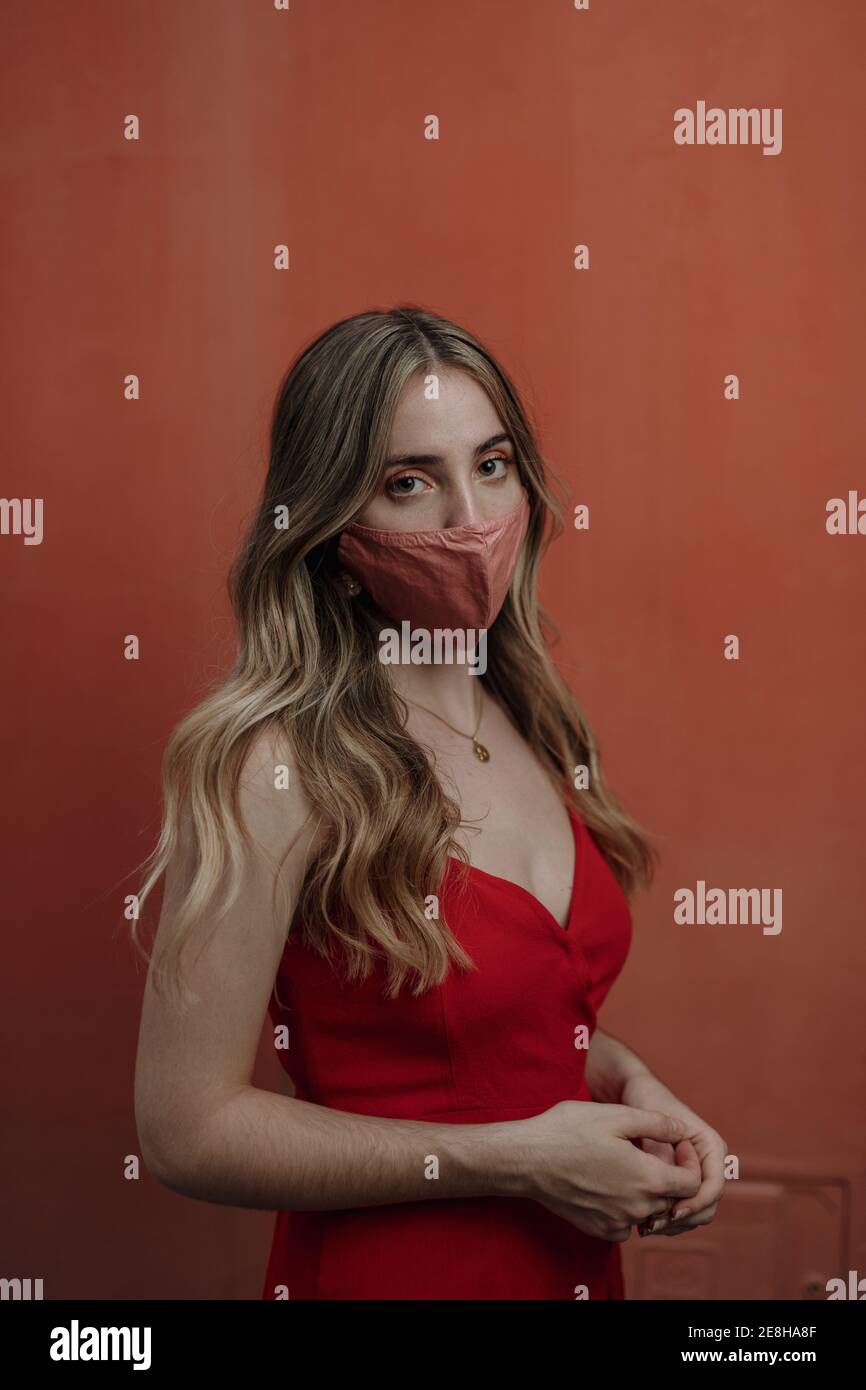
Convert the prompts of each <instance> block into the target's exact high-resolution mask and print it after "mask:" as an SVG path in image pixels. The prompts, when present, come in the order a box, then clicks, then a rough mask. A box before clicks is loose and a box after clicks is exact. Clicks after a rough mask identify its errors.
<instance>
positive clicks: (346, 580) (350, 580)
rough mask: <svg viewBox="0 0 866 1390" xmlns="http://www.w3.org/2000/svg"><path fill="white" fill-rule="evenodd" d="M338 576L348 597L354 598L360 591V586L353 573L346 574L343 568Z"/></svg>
mask: <svg viewBox="0 0 866 1390" xmlns="http://www.w3.org/2000/svg"><path fill="white" fill-rule="evenodd" d="M338 577H339V580H340V583H341V584H342V586H343V588H344V589H345V590H346V593H347V594H348V595H349V598H354V597H355V595H356V594H359V593H360V592H361V586H360V584H359V583H358V581H357V579H355V578H354V576H353V575H351V574H347V573H346V571H345V570H340V573H339V576H338Z"/></svg>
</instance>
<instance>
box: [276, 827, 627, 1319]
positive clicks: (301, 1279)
mask: <svg viewBox="0 0 866 1390" xmlns="http://www.w3.org/2000/svg"><path fill="white" fill-rule="evenodd" d="M569 815H570V818H571V823H572V828H573V832H574V839H575V871H574V883H573V887H572V897H571V904H570V907H569V913H568V922H567V926H566V928H565V929H563V928H562V927H561V926H560V925H559V923H558V922H557V921H556V919H555V918H554V916H553V915H552V913H551V912H549V911H548V909H547V908H546V907H544V906H543V905H542V903H541V902H539V900H538V899H537V898H536V897H535V896H534V895H533V894H532V893H530V892H529V891H528V890H527V889H525V888H522V887H520V886H519V885H518V884H515V883H512V882H510V881H509V880H508V879H504V878H499V877H497V876H496V875H494V874H489V873H487V872H486V871H485V870H483V869H476V868H472V869H470V871H469V878H468V882H467V883H466V884H463V883H461V882H460V869H459V866H458V864H457V863H456V861H453V860H451V861H449V864H448V871H447V872H446V875H445V882H444V884H443V887H442V892H441V894H440V907H441V908H442V909H443V913H444V915H445V916H446V919H447V921H448V924H449V927H450V929H451V931H452V932H453V933H454V935H455V936H456V937H457V939H458V940H459V941H460V942H461V943H462V945H463V946H464V948H465V949H466V950H467V951H468V953H469V955H470V957H471V958H472V960H473V961H474V962H475V964H476V966H477V967H478V968H477V970H475V971H470V972H468V973H467V972H464V971H461V970H459V969H458V968H457V967H455V966H452V967H451V969H450V972H449V975H448V977H447V978H446V980H445V981H444V983H443V984H442V985H440V986H438V987H434V988H433V989H431V990H429V991H428V992H427V993H426V994H422V995H421V996H419V997H417V998H416V997H413V996H412V995H411V993H410V992H409V991H408V990H407V989H406V988H405V987H404V989H402V990H401V992H400V994H399V995H398V997H397V998H396V999H387V998H386V997H385V996H384V995H383V993H382V988H383V982H384V978H385V975H384V971H383V970H382V969H381V967H380V966H377V967H376V968H375V969H374V970H373V971H372V972H371V974H370V975H369V977H368V978H367V980H366V981H364V982H363V983H362V984H357V983H356V984H353V985H347V984H344V983H343V982H342V981H341V980H340V979H339V978H338V977H337V975H336V974H335V972H334V971H333V969H332V967H331V966H330V965H329V964H328V962H327V961H325V960H324V959H323V958H322V957H321V956H319V955H318V954H317V953H316V952H315V951H313V950H311V949H310V948H309V947H305V946H303V945H302V944H299V942H298V939H297V937H295V936H290V937H289V939H288V942H287V944H286V948H285V951H284V954H283V957H282V960H281V962H280V967H279V971H278V975H277V980H278V984H279V995H280V998H281V999H282V1000H283V1003H284V1007H280V1006H279V1005H278V1004H277V1002H276V1000H275V999H274V997H273V996H272V998H271V1004H270V1010H269V1011H270V1014H271V1018H272V1020H273V1022H274V1024H286V1025H287V1027H288V1029H289V1047H288V1049H286V1050H284V1051H281V1052H280V1053H279V1057H280V1060H281V1062H282V1063H283V1065H284V1066H285V1068H286V1070H287V1071H288V1072H289V1074H290V1076H291V1077H292V1080H293V1082H294V1085H295V1093H296V1095H297V1097H298V1098H299V1099H301V1100H308V1101H313V1102H315V1103H316V1104H318V1105H325V1106H330V1107H332V1108H333V1109H335V1110H343V1111H350V1112H354V1113H356V1114H363V1115H378V1116H382V1117H386V1118H391V1119H411V1120H426V1121H431V1122H437V1123H446V1124H485V1123H488V1122H493V1121H503V1120H517V1119H524V1118H526V1117H527V1116H530V1115H537V1114H540V1113H541V1112H542V1111H544V1110H547V1109H549V1107H550V1106H551V1105H554V1104H556V1102H557V1101H561V1100H583V1101H589V1100H591V1099H592V1097H591V1096H590V1092H589V1087H588V1085H587V1083H586V1081H585V1079H584V1070H585V1066H586V1047H585V1046H577V1045H576V1043H579V1042H580V1035H579V1034H578V1029H579V1028H580V1025H581V1024H585V1025H586V1028H587V1030H588V1033H589V1035H590V1036H591V1034H592V1032H593V1029H594V1027H595V1021H596V1013H597V1010H598V1009H599V1007H600V1006H601V1003H602V1000H603V999H604V997H605V995H606V994H607V993H608V991H609V989H610V987H611V985H612V984H613V982H614V980H615V979H616V977H617V975H618V974H619V972H620V970H621V969H622V966H623V963H624V961H625V958H626V955H627V954H628V950H629V946H630V943H631V933H632V919H631V913H630V911H629V907H628V902H627V900H626V898H625V895H624V894H623V892H622V890H621V889H620V887H619V884H618V883H617V881H616V878H615V877H614V874H613V872H612V870H611V868H610V866H609V865H608V863H607V861H606V860H605V859H604V857H603V855H602V853H601V851H600V850H599V848H598V846H597V845H596V843H595V841H594V839H593V838H592V835H591V834H590V832H589V830H588V829H587V827H586V825H585V824H584V822H583V820H582V819H581V818H580V817H579V816H578V815H577V814H575V813H574V812H571V811H570V812H569ZM584 1288H585V1289H586V1292H585V1293H584V1292H583V1289H584ZM286 1290H287V1293H286ZM286 1296H288V1297H289V1298H290V1299H292V1298H299V1299H480V1300H484V1299H569V1300H572V1299H575V1298H578V1297H586V1296H588V1297H589V1298H590V1299H598V1298H623V1297H624V1291H623V1283H622V1267H621V1260H620V1249H619V1245H618V1243H617V1242H614V1241H604V1240H599V1239H597V1238H594V1237H592V1236H587V1235H585V1234H584V1233H583V1232H582V1231H579V1230H578V1229H577V1228H576V1227H575V1226H571V1225H570V1224H569V1223H568V1222H566V1221H563V1220H562V1219H561V1218H560V1217H558V1216H555V1215H554V1214H553V1212H550V1211H548V1210H547V1208H546V1207H542V1206H541V1205H540V1204H539V1203H538V1202H535V1201H533V1200H532V1199H531V1198H517V1197H481V1198H459V1199H439V1198H436V1199H432V1200H427V1201H423V1202H400V1203H395V1204H393V1205H389V1206H375V1207H363V1208H353V1209H351V1210H345V1211H322V1212H287V1211H281V1212H278V1213H277V1220H276V1229H275V1231H274V1237H273V1244H272V1247H271V1253H270V1258H269V1261H268V1268H267V1273H266V1276H265V1284H264V1291H263V1294H262V1297H263V1298H266V1299H273V1298H278V1297H279V1298H285V1297H286Z"/></svg>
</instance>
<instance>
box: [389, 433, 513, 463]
mask: <svg viewBox="0 0 866 1390" xmlns="http://www.w3.org/2000/svg"><path fill="white" fill-rule="evenodd" d="M494 444H510V445H511V447H512V448H514V440H513V439H512V438H511V435H510V434H508V433H507V432H505V433H503V434H492V435H491V436H490V438H489V439H485V441H484V443H483V444H478V445H476V448H475V454H476V456H477V455H478V454H483V453H485V451H486V450H487V449H492V448H493V446H494ZM441 462H442V455H441V454H395V455H394V457H393V458H389V459H386V460H385V467H386V468H394V467H395V466H398V465H399V466H400V467H401V468H402V467H405V466H406V464H412V463H414V464H417V465H418V466H419V467H421V466H424V465H430V464H432V463H441Z"/></svg>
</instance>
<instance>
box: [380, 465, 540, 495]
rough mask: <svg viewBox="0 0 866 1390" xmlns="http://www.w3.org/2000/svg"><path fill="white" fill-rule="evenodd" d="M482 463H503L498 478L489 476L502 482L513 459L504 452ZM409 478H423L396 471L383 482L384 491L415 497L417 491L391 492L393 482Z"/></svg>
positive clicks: (418, 480)
mask: <svg viewBox="0 0 866 1390" xmlns="http://www.w3.org/2000/svg"><path fill="white" fill-rule="evenodd" d="M484 463H504V464H505V472H504V473H502V474H500V476H499V477H498V478H491V479H490V481H491V482H492V483H502V482H504V481H505V479H506V478H507V476H508V469H509V468H512V467H513V466H514V460H513V459H510V458H506V456H505V455H504V454H491V455H490V456H489V457H488V458H486V459H482V460H481V463H479V467H481V464H484ZM410 478H411V479H413V480H415V481H417V482H422V481H423V480H422V479H421V478H420V477H419V476H418V474H417V473H398V474H397V475H396V476H395V477H393V478H389V479H388V481H387V483H386V484H385V491H386V492H387V493H388V495H389V496H391V497H416V496H418V495H419V494H418V493H412V492H393V491H392V488H393V486H394V484H395V483H404V482H406V481H407V480H408V479H410Z"/></svg>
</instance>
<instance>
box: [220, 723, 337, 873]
mask: <svg viewBox="0 0 866 1390" xmlns="http://www.w3.org/2000/svg"><path fill="white" fill-rule="evenodd" d="M238 807H239V810H240V814H241V818H242V820H243V823H244V825H245V826H246V828H247V830H248V831H249V834H250V835H251V837H252V839H253V841H254V842H255V843H256V844H257V845H258V846H259V847H260V848H261V849H262V850H264V851H265V852H266V853H267V854H268V855H270V856H276V857H277V858H278V859H282V858H283V856H284V855H285V854H286V853H287V851H288V853H289V858H290V860H291V861H293V862H294V863H295V864H296V865H297V864H299V863H300V862H301V861H306V860H307V859H308V857H309V856H310V854H311V853H312V852H313V850H314V848H315V846H316V843H317V841H318V836H319V831H320V827H319V816H318V813H317V810H316V808H315V806H314V805H313V804H312V802H311V801H310V799H309V797H308V796H307V793H306V791H305V789H304V785H303V782H302V780H301V777H300V776H299V773H298V764H297V756H296V754H295V752H294V750H293V748H292V747H291V744H290V741H289V740H288V739H287V738H286V736H285V734H284V733H282V731H280V730H279V729H276V728H274V727H273V726H272V725H269V726H266V727H264V728H262V729H261V730H260V731H259V732H258V733H257V734H256V736H255V738H254V739H253V741H252V743H251V745H250V747H249V749H248V750H247V753H246V756H245V758H244V762H243V765H242V767H241V771H240V776H239V779H238Z"/></svg>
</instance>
